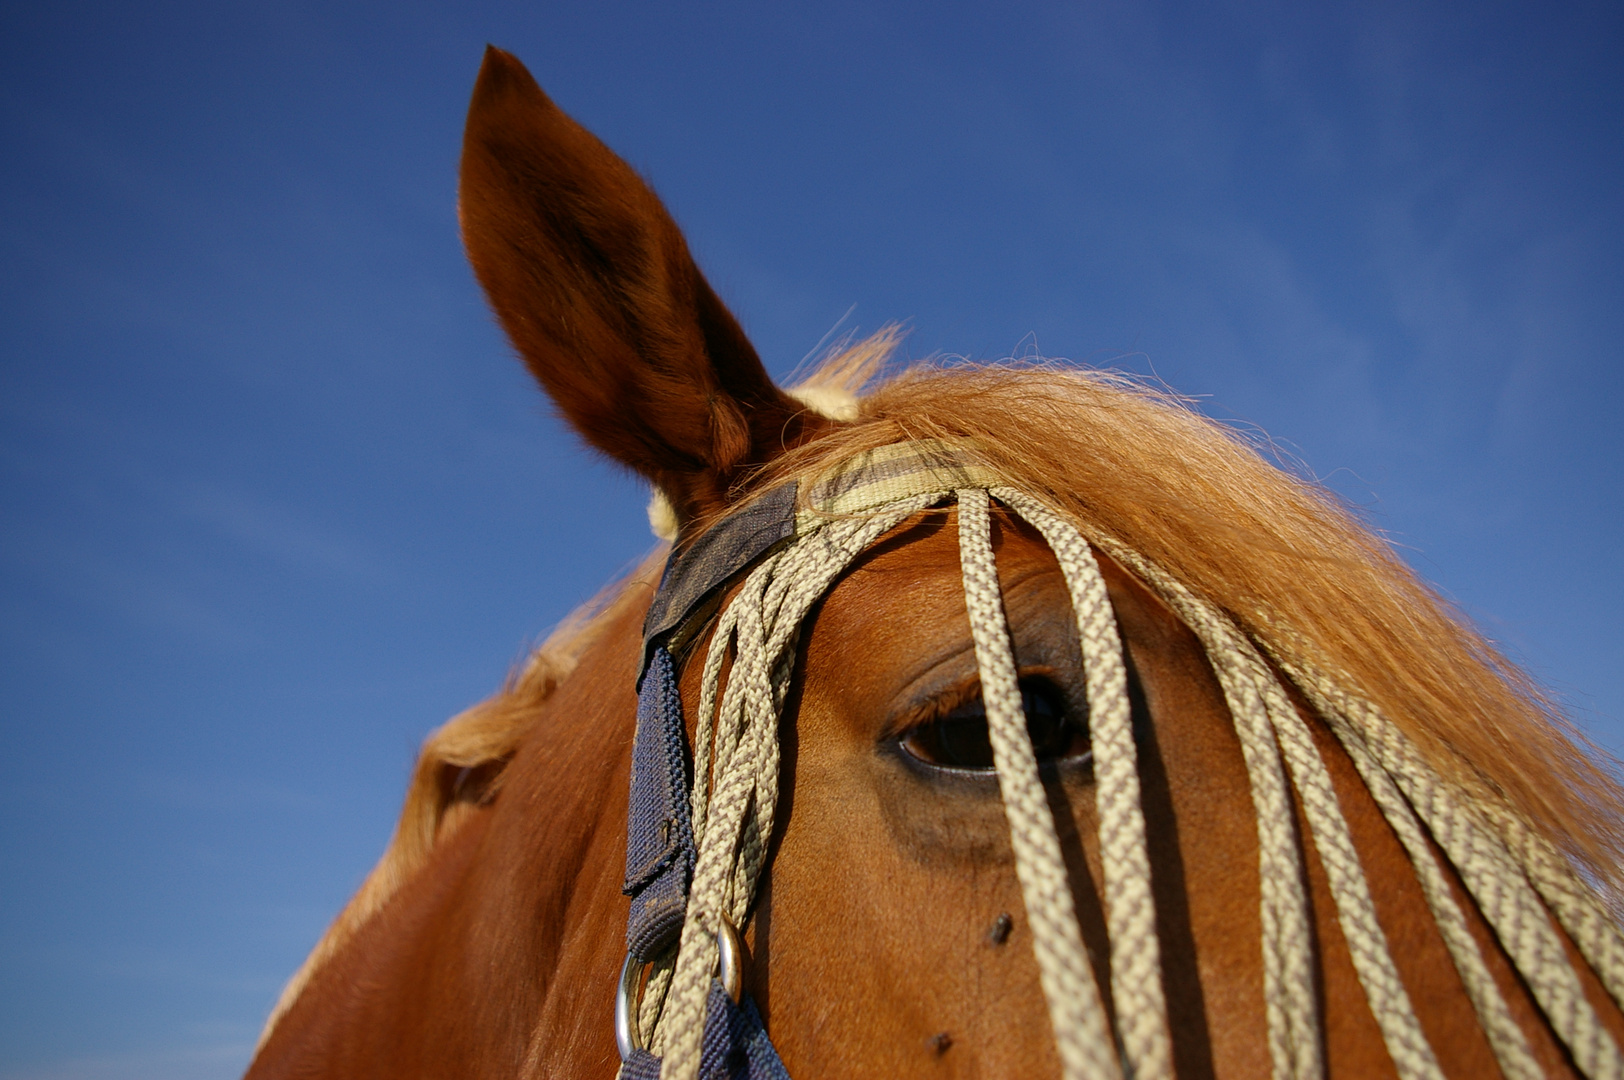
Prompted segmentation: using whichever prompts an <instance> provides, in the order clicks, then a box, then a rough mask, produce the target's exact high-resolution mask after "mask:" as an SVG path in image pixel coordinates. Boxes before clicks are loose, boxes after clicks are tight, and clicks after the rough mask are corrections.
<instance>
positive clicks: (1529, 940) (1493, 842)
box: [1281, 663, 1624, 1080]
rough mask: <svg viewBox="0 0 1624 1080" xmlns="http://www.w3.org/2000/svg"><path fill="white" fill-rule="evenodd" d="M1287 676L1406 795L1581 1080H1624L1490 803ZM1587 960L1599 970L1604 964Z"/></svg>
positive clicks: (1325, 685)
mask: <svg viewBox="0 0 1624 1080" xmlns="http://www.w3.org/2000/svg"><path fill="white" fill-rule="evenodd" d="M1281 666H1282V669H1283V670H1284V671H1286V673H1287V675H1288V676H1289V677H1290V678H1291V679H1292V681H1293V682H1295V683H1297V685H1298V686H1299V687H1301V688H1302V689H1303V692H1304V693H1305V694H1307V695H1308V697H1309V701H1310V703H1311V704H1313V705H1314V707H1315V708H1316V709H1319V710H1320V711H1321V712H1322V714H1323V715H1326V716H1328V717H1333V718H1336V720H1338V721H1340V723H1342V724H1346V725H1347V726H1348V727H1349V728H1350V729H1351V730H1352V731H1353V732H1355V733H1357V734H1358V736H1359V737H1360V738H1361V739H1362V740H1363V742H1364V745H1365V746H1366V747H1368V749H1369V751H1370V754H1371V756H1372V757H1373V758H1374V759H1375V760H1376V762H1377V763H1379V764H1380V765H1381V767H1382V769H1383V770H1384V771H1385V772H1386V773H1387V775H1388V776H1389V777H1391V778H1392V780H1393V781H1394V783H1395V784H1396V785H1397V786H1398V788H1399V790H1400V791H1402V792H1403V793H1404V796H1405V798H1406V799H1407V800H1408V801H1409V803H1410V805H1411V806H1412V807H1413V808H1414V809H1415V811H1416V813H1417V815H1419V817H1420V818H1421V820H1422V821H1423V822H1424V823H1425V824H1426V826H1427V829H1428V830H1429V831H1430V832H1431V833H1432V835H1433V838H1434V839H1435V840H1437V842H1438V846H1439V847H1441V848H1442V849H1443V850H1444V853H1445V854H1446V855H1447V856H1448V857H1449V861H1450V862H1451V863H1452V864H1453V865H1454V867H1455V870H1456V872H1457V873H1458V874H1459V875H1460V878H1461V881H1462V882H1463V883H1464V884H1465V886H1466V889H1467V891H1468V892H1469V893H1471V894H1472V898H1473V899H1474V900H1475V901H1477V904H1478V907H1479V908H1480V909H1481V910H1482V912H1483V916H1484V918H1486V919H1487V920H1488V922H1489V925H1490V926H1492V927H1494V932H1495V935H1496V936H1497V937H1498V938H1499V939H1500V943H1501V945H1502V946H1503V947H1504V948H1505V950H1506V953H1507V954H1508V955H1509V956H1510V958H1511V961H1512V964H1513V966H1515V967H1516V969H1517V972H1518V974H1520V975H1521V976H1522V978H1523V980H1524V981H1525V982H1526V983H1527V984H1528V988H1529V990H1530V991H1531V992H1532V993H1533V995H1534V1000H1535V1001H1537V1002H1538V1003H1539V1006H1540V1009H1541V1010H1542V1011H1543V1012H1544V1013H1545V1017H1546V1019H1547V1020H1549V1021H1550V1024H1551V1027H1552V1028H1553V1029H1554V1030H1555V1031H1556V1034H1557V1036H1558V1037H1559V1038H1560V1039H1561V1040H1562V1041H1563V1042H1564V1043H1565V1044H1566V1045H1567V1047H1568V1051H1569V1053H1571V1054H1572V1056H1573V1063H1574V1065H1575V1066H1576V1067H1577V1068H1578V1069H1579V1071H1580V1072H1581V1073H1583V1074H1584V1075H1585V1076H1588V1077H1592V1078H1596V1080H1604V1078H1605V1080H1616V1078H1620V1077H1624V1056H1621V1055H1620V1053H1619V1048H1618V1045H1617V1044H1616V1043H1615V1042H1614V1041H1613V1038H1612V1036H1611V1035H1610V1034H1609V1033H1608V1031H1607V1029H1606V1028H1605V1027H1603V1026H1602V1023H1601V1019H1600V1017H1598V1016H1597V1015H1596V1010H1595V1007H1594V1006H1592V1005H1591V1004H1590V1001H1589V999H1588V998H1586V997H1585V994H1584V988H1583V987H1582V986H1581V985H1580V983H1579V977H1578V975H1577V973H1576V972H1575V971H1574V970H1573V966H1572V964H1571V963H1570V962H1569V961H1568V957H1567V953H1566V950H1564V948H1563V947H1562V941H1561V939H1560V938H1559V937H1558V936H1557V933H1556V928H1555V927H1554V926H1553V925H1552V924H1551V918H1550V915H1549V914H1548V912H1547V911H1546V909H1545V906H1544V904H1543V903H1542V902H1541V898H1540V895H1539V893H1538V892H1536V891H1535V889H1534V887H1533V886H1532V885H1530V884H1529V881H1528V878H1527V877H1525V876H1524V873H1523V871H1522V869H1521V868H1520V867H1519V866H1518V865H1517V861H1516V859H1514V858H1513V856H1512V853H1511V852H1510V851H1509V850H1507V846H1506V844H1505V843H1504V842H1503V840H1502V839H1501V837H1500V836H1498V835H1496V833H1495V830H1494V828H1493V827H1492V826H1491V825H1490V824H1489V822H1488V820H1486V819H1485V814H1484V813H1483V811H1482V810H1481V809H1480V807H1486V806H1489V805H1491V804H1490V803H1489V802H1488V801H1487V799H1476V800H1474V799H1471V798H1469V797H1468V796H1466V795H1465V794H1464V793H1463V792H1461V791H1459V790H1458V789H1457V788H1456V787H1455V786H1454V785H1452V784H1449V783H1447V782H1445V781H1444V780H1443V778H1442V777H1440V776H1439V775H1438V773H1437V771H1436V770H1435V769H1434V768H1433V767H1432V765H1431V763H1430V762H1428V761H1427V760H1426V759H1425V758H1424V757H1423V756H1422V755H1421V753H1420V752H1419V751H1418V750H1416V748H1415V746H1414V744H1413V743H1411V742H1410V740H1409V739H1408V738H1407V737H1406V736H1405V735H1404V733H1403V732H1402V731H1400V730H1399V729H1398V728H1397V727H1396V726H1395V725H1394V724H1393V723H1392V722H1391V721H1389V720H1388V719H1387V718H1386V717H1385V716H1383V715H1382V714H1381V712H1380V711H1379V710H1377V709H1376V708H1375V706H1373V705H1371V704H1370V702H1368V701H1366V700H1364V699H1363V698H1362V697H1360V696H1359V695H1357V694H1353V693H1350V692H1348V691H1346V690H1345V689H1343V687H1342V685H1341V684H1340V683H1339V682H1338V681H1336V680H1333V679H1331V678H1329V677H1327V676H1325V675H1323V674H1322V673H1320V672H1318V671H1316V670H1314V669H1313V668H1312V667H1310V666H1308V665H1306V664H1286V663H1282V665H1281ZM1333 730H1334V728H1333ZM1503 813H1504V815H1509V814H1510V811H1509V810H1508V811H1504V812H1503ZM1579 944H1580V948H1581V951H1584V945H1583V943H1582V942H1581V943H1579ZM1587 959H1590V961H1591V963H1592V964H1597V962H1598V959H1600V960H1605V959H1606V957H1605V956H1602V957H1600V958H1593V957H1589V956H1587Z"/></svg>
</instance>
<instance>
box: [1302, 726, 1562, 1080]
mask: <svg viewBox="0 0 1624 1080" xmlns="http://www.w3.org/2000/svg"><path fill="white" fill-rule="evenodd" d="M1329 723H1330V727H1331V731H1332V733H1333V734H1335V735H1336V737H1337V740H1338V741H1339V742H1341V743H1342V746H1343V748H1344V749H1345V750H1347V752H1348V756H1349V757H1350V758H1351V759H1352V760H1353V765H1354V768H1356V769H1358V770H1359V776H1360V777H1361V778H1362V779H1363V780H1364V782H1365V787H1366V788H1367V789H1368V790H1369V791H1370V795H1371V798H1372V799H1374V800H1375V802H1376V806H1377V807H1378V808H1379V809H1380V810H1381V812H1382V816H1383V817H1385V818H1386V819H1387V824H1388V825H1389V826H1391V828H1392V830H1393V832H1394V834H1395V835H1397V836H1398V839H1399V843H1401V844H1403V845H1404V850H1405V853H1406V854H1408V855H1409V857H1410V862H1411V864H1413V865H1414V867H1415V872H1416V878H1417V879H1418V880H1419V881H1420V883H1421V891H1422V893H1423V894H1424V895H1425V896H1426V899H1427V906H1428V908H1430V909H1431V911H1432V917H1433V919H1434V921H1436V922H1437V924H1438V931H1439V933H1440V934H1442V935H1443V939H1444V945H1445V946H1446V947H1447V948H1448V949H1449V955H1450V958H1451V959H1452V960H1454V962H1455V970H1456V971H1457V972H1459V973H1460V977H1461V983H1462V984H1463V985H1464V986H1465V988H1466V996H1467V997H1469V998H1470V999H1471V1001H1472V1007H1473V1009H1475V1010H1476V1012H1477V1018H1478V1022H1479V1023H1481V1024H1482V1025H1483V1033H1484V1034H1485V1035H1486V1036H1487V1037H1488V1040H1489V1047H1490V1049H1492V1050H1493V1051H1494V1057H1495V1060H1496V1061H1497V1062H1498V1063H1499V1065H1500V1071H1501V1072H1502V1073H1504V1074H1505V1076H1506V1080H1538V1078H1539V1077H1542V1076H1544V1075H1545V1074H1544V1073H1543V1072H1542V1071H1541V1070H1540V1067H1539V1063H1538V1062H1537V1061H1535V1060H1534V1053H1533V1051H1532V1050H1530V1049H1529V1046H1528V1037H1527V1036H1526V1035H1524V1034H1523V1030H1522V1028H1521V1027H1520V1026H1519V1025H1518V1023H1517V1021H1516V1020H1515V1019H1514V1018H1513V1017H1512V1015H1511V1009H1510V1008H1509V1007H1508V1006H1507V1005H1506V999H1505V995H1503V994H1502V993H1501V992H1500V984H1499V983H1497V982H1495V981H1494V976H1493V974H1491V973H1490V971H1489V965H1488V963H1487V962H1486V961H1485V960H1484V959H1483V951H1482V950H1481V949H1480V948H1478V944H1477V939H1476V938H1474V937H1473V936H1472V931H1471V929H1470V928H1469V927H1468V926H1467V923H1466V915H1465V913H1464V912H1463V911H1462V910H1461V907H1460V904H1459V903H1458V902H1456V900H1455V892H1454V890H1453V889H1452V888H1451V887H1450V885H1449V881H1448V879H1447V878H1446V877H1445V876H1444V871H1443V868H1442V867H1441V866H1440V865H1439V863H1438V857H1437V855H1436V854H1434V853H1433V850H1432V845H1431V844H1430V843H1428V842H1427V837H1426V834H1425V833H1424V832H1423V831H1422V827H1421V823H1420V822H1419V821H1418V820H1416V816H1415V811H1414V810H1413V809H1411V807H1410V804H1409V803H1408V802H1406V801H1405V800H1404V796H1403V794H1402V793H1401V792H1400V791H1399V790H1398V787H1397V785H1395V784H1394V783H1393V778H1392V777H1391V776H1388V775H1387V773H1386V772H1385V771H1384V770H1383V769H1382V767H1381V765H1380V764H1378V763H1377V761H1376V759H1375V757H1374V756H1372V755H1371V753H1370V749H1369V748H1368V747H1367V746H1365V742H1364V740H1363V739H1361V738H1360V737H1359V734H1358V733H1357V732H1355V731H1354V730H1352V729H1351V728H1350V727H1348V725H1347V724H1346V723H1344V722H1342V720H1341V718H1340V717H1336V716H1335V715H1334V714H1332V719H1331V720H1330V721H1329Z"/></svg>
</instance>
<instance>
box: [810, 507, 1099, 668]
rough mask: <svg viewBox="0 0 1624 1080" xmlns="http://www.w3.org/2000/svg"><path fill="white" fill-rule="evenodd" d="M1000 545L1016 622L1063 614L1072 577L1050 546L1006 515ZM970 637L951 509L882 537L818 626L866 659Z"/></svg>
mask: <svg viewBox="0 0 1624 1080" xmlns="http://www.w3.org/2000/svg"><path fill="white" fill-rule="evenodd" d="M994 542H995V548H996V552H997V564H998V577H999V581H1000V585H1001V587H1002V594H1003V599H1004V605H1005V609H1006V611H1007V613H1008V616H1009V619H1010V622H1011V624H1012V627H1013V626H1014V625H1015V624H1019V623H1021V622H1023V621H1025V620H1027V619H1030V618H1032V617H1034V616H1036V615H1038V614H1039V613H1043V614H1062V613H1064V611H1065V610H1066V605H1067V603H1068V597H1067V592H1066V586H1065V578H1064V576H1063V574H1062V573H1061V570H1060V565H1059V562H1058V561H1057V560H1056V558H1055V556H1054V553H1053V552H1052V551H1050V550H1049V547H1048V545H1047V544H1045V543H1044V542H1043V540H1042V539H1041V538H1040V537H1038V536H1037V534H1036V533H1035V532H1034V531H1032V530H1031V529H1030V528H1029V527H1026V526H1025V525H1024V523H1014V522H1012V521H1011V520H1010V519H1007V518H1005V519H1002V520H999V521H998V522H997V523H996V524H995V526H994ZM969 634H970V624H969V617H968V615H967V614H966V611H965V603H964V576H963V570H962V568H961V566H960V561H959V537H958V528H957V522H956V512H951V511H950V512H949V513H947V514H945V515H944V514H936V515H931V516H929V517H926V518H924V519H922V520H921V519H915V520H913V521H910V522H905V523H904V524H902V525H900V526H898V527H897V528H896V529H893V530H892V531H891V532H890V533H888V534H887V535H886V536H884V537H882V538H881V539H880V540H879V541H878V542H877V543H875V544H874V546H873V547H871V548H870V549H869V550H868V551H866V552H865V553H864V554H863V555H862V556H861V557H860V558H858V559H857V560H856V561H855V562H854V563H853V564H852V566H851V567H850V569H848V570H847V572H846V573H845V574H844V575H843V576H842V577H841V579H840V580H839V582H838V583H837V584H836V585H835V587H834V588H833V589H832V590H830V593H829V595H828V596H827V597H826V599H825V600H824V602H823V604H822V606H821V609H820V611H819V612H818V614H817V616H816V621H815V623H814V625H813V635H814V637H815V638H819V639H822V641H823V643H824V644H825V647H826V648H828V647H832V648H833V649H834V650H835V651H836V652H840V651H846V652H849V653H851V654H853V655H854V656H858V657H861V658H862V659H864V660H865V661H871V660H874V659H878V658H879V656H880V655H886V654H891V655H896V654H902V653H910V652H918V651H921V650H922V649H929V648H931V647H932V646H946V645H947V644H949V643H950V642H953V641H956V640H957V639H958V638H963V639H965V640H966V641H968V639H969ZM876 650H878V654H877V653H876ZM818 651H820V652H821V651H824V650H822V649H820V650H818Z"/></svg>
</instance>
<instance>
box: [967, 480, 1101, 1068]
mask: <svg viewBox="0 0 1624 1080" xmlns="http://www.w3.org/2000/svg"><path fill="white" fill-rule="evenodd" d="M958 498H959V557H960V559H961V561H962V564H963V569H964V600H965V605H966V606H967V607H968V609H969V614H970V635H971V637H972V638H973V639H974V641H975V650H976V663H977V665H978V666H979V667H980V669H981V700H982V704H983V706H984V708H985V709H986V712H987V733H988V736H989V737H990V739H991V742H992V756H993V766H994V768H995V769H996V770H997V773H998V789H999V793H1000V794H1001V795H1002V796H1003V799H1004V813H1005V816H1006V817H1008V819H1009V838H1010V846H1011V847H1012V848H1013V849H1014V852H1015V874H1016V877H1018V878H1019V879H1020V883H1021V894H1022V896H1023V898H1024V899H1025V901H1026V917H1027V920H1028V921H1029V922H1030V924H1031V927H1032V951H1033V952H1034V953H1035V954H1036V956H1037V961H1038V974H1039V978H1040V980H1041V982H1042V984H1043V996H1044V997H1045V998H1046V999H1047V1000H1048V1003H1049V1021H1050V1023H1051V1025H1052V1026H1053V1028H1054V1037H1055V1045H1056V1048H1057V1049H1058V1050H1059V1052H1060V1072H1061V1075H1062V1076H1063V1077H1065V1078H1066V1080H1115V1078H1116V1077H1119V1076H1121V1070H1120V1067H1119V1064H1118V1062H1117V1055H1116V1049H1115V1047H1114V1045H1113V1044H1112V1040H1111V1035H1110V1032H1109V1030H1108V1029H1107V1026H1106V1020H1105V1008H1104V1006H1103V1005H1102V1004H1101V1002H1100V994H1099V988H1098V986H1097V985H1096V984H1095V981H1094V972H1093V969H1092V967H1091V966H1090V965H1089V962H1088V954H1087V952H1086V951H1085V950H1084V949H1083V940H1082V935H1081V933H1080V932H1079V931H1078V929H1077V912H1076V909H1075V906H1074V904H1073V902H1072V896H1071V885H1070V883H1069V881H1068V880H1067V877H1066V864H1065V860H1064V859H1063V858H1062V856H1061V853H1060V839H1059V837H1058V836H1057V835H1056V833H1055V827H1054V817H1053V815H1051V814H1050V812H1049V804H1048V800H1047V799H1046V797H1045V796H1044V793H1043V781H1042V779H1041V778H1040V777H1039V776H1038V763H1037V755H1036V754H1035V753H1034V751H1033V749H1032V741H1031V738H1030V737H1029V736H1028V734H1027V730H1026V713H1025V712H1024V711H1023V709H1022V707H1021V688H1020V684H1019V681H1018V680H1017V677H1016V673H1015V657H1014V655H1013V651H1012V649H1011V647H1010V643H1009V627H1008V625H1007V624H1006V622H1005V620H1004V608H1003V602H1002V600H1001V598H1000V594H999V589H998V571H997V568H996V567H995V566H994V563H993V553H992V535H991V523H990V515H989V513H988V499H987V492H986V491H985V490H984V489H981V488H965V489H963V490H961V491H959V492H958Z"/></svg>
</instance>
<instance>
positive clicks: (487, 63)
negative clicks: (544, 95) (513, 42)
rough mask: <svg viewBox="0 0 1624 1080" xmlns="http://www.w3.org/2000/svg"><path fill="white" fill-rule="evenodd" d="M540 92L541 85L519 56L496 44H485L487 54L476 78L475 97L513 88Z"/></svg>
mask: <svg viewBox="0 0 1624 1080" xmlns="http://www.w3.org/2000/svg"><path fill="white" fill-rule="evenodd" d="M515 89H517V90H520V91H521V92H524V91H529V92H530V93H535V94H539V93H540V92H541V87H540V86H539V85H538V84H537V83H536V80H535V77H534V76H532V75H531V74H530V71H529V69H527V68H526V67H525V66H524V65H523V64H522V63H520V62H519V58H518V57H516V56H514V55H513V54H512V53H510V52H504V51H503V50H501V49H498V48H497V47H496V46H495V45H486V46H485V55H484V57H483V58H481V60H480V63H479V76H478V77H477V78H476V79H475V80H474V99H475V100H476V101H477V100H479V99H480V98H485V97H489V96H491V95H494V94H498V93H503V92H511V91H513V90H515Z"/></svg>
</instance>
